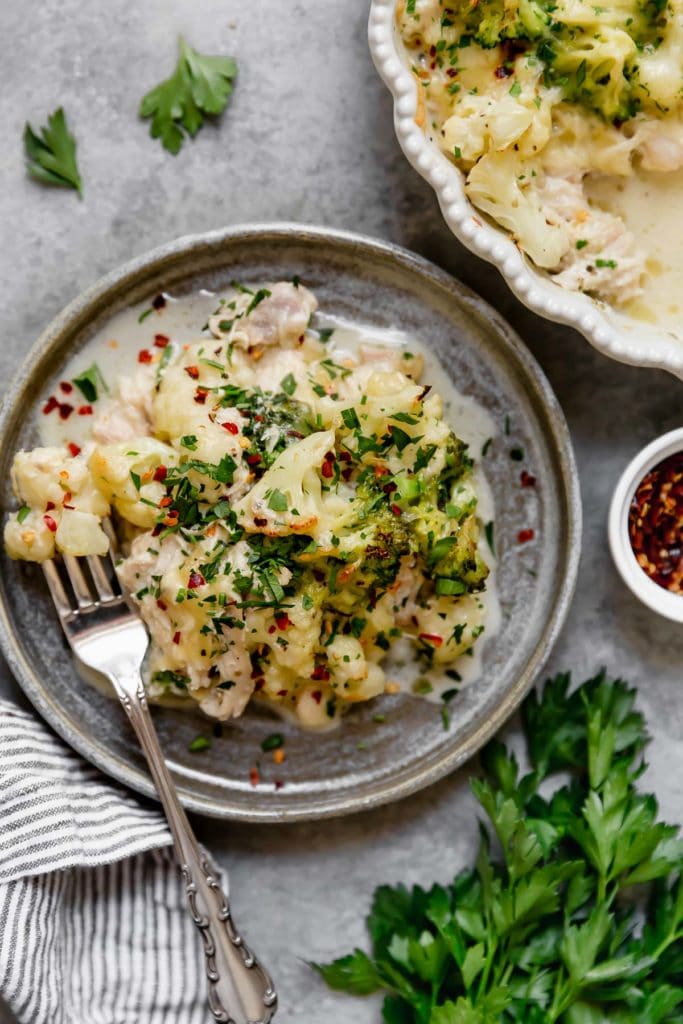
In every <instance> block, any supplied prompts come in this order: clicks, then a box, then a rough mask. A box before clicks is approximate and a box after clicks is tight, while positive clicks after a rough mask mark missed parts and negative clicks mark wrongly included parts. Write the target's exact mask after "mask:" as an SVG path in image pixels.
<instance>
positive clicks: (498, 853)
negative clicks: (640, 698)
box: [316, 673, 683, 1024]
mask: <svg viewBox="0 0 683 1024" xmlns="http://www.w3.org/2000/svg"><path fill="white" fill-rule="evenodd" d="M569 683H570V680H569V676H568V675H559V676H557V677H556V678H555V679H552V680H550V681H549V682H548V683H547V684H546V686H545V689H544V691H543V693H542V695H541V696H540V698H539V697H537V696H536V695H534V694H532V695H531V696H530V697H529V698H528V699H527V701H526V703H525V705H524V707H523V723H524V732H525V737H526V744H527V751H528V755H529V760H530V763H531V770H530V772H528V773H527V774H525V775H520V770H519V766H518V764H517V761H516V759H515V757H514V755H513V754H510V753H509V752H508V751H507V750H506V748H505V747H504V746H503V745H502V744H501V743H499V742H497V741H494V742H493V743H491V744H489V746H488V747H487V748H486V749H485V751H484V753H483V755H482V759H481V760H482V767H483V769H484V772H485V774H484V777H483V778H478V779H474V780H473V782H472V789H473V792H474V794H475V796H476V798H477V800H478V801H479V803H480V805H481V807H482V808H483V810H484V812H485V815H486V818H487V819H488V822H487V825H486V826H484V825H481V826H480V829H481V835H482V839H481V845H480V849H479V854H478V857H477V859H476V863H475V865H474V867H473V868H470V869H467V870H465V871H462V872H461V873H460V874H459V875H457V877H456V878H455V880H454V881H453V883H452V884H450V885H447V886H441V885H435V886H433V888H432V889H430V890H429V891H428V892H427V891H425V890H423V889H421V888H420V887H419V886H415V887H414V888H413V889H412V891H409V890H407V889H406V888H405V887H404V886H402V885H398V886H394V887H390V886H382V887H381V888H379V889H378V890H377V891H376V893H375V898H374V903H373V906H372V911H371V913H370V916H369V917H368V929H369V932H370V936H371V939H372V954H371V955H367V954H366V953H364V952H362V951H361V950H358V949H357V950H355V951H354V952H353V953H351V954H350V955H348V956H345V957H342V958H341V959H339V960H336V961H334V962H333V963H331V964H327V965H316V966H317V970H319V971H320V973H321V974H322V976H323V978H324V979H325V980H326V982H327V983H328V985H330V986H331V987H332V988H335V989H339V990H342V991H346V992H350V993H353V994H355V995H365V994H367V993H370V992H375V991H378V990H383V991H385V992H386V993H388V994H387V996H386V999H385V1002H384V1007H383V1019H384V1021H385V1022H386V1024H498V1022H501V1024H507V1022H514V1021H519V1022H525V1024H554V1022H555V1021H559V1022H562V1024H604V1022H605V1021H607V1020H609V1021H610V1022H611V1024H658V1022H662V1024H663V1022H670V1024H674V1022H680V1021H682V1020H683V881H682V880H681V874H682V869H683V843H682V841H681V840H680V839H679V838H677V833H678V829H677V828H676V827H672V826H670V825H666V824H664V823H663V822H660V821H658V820H657V802H656V800H655V798H654V796H652V795H643V794H641V793H639V792H638V790H637V789H636V781H637V779H638V778H639V777H640V775H641V774H642V771H643V767H644V766H643V763H642V758H641V751H642V749H643V747H644V746H645V743H646V732H645V725H644V721H643V717H642V715H641V714H640V713H639V712H638V711H637V710H636V709H635V707H634V700H635V693H634V691H633V690H631V689H629V688H628V687H627V685H626V684H625V683H623V682H621V681H619V680H617V681H609V680H608V679H607V678H606V677H605V674H604V673H602V674H601V675H599V676H597V677H596V678H594V679H590V680H588V681H587V682H585V683H584V684H583V685H582V686H580V687H579V688H578V689H577V690H575V691H574V692H573V693H572V694H570V693H569ZM556 776H559V778H557V777H556ZM551 778H552V781H553V783H554V789H553V790H552V791H551V790H550V789H549V783H550V781H551ZM567 779H569V781H567ZM541 784H543V785H541Z"/></svg>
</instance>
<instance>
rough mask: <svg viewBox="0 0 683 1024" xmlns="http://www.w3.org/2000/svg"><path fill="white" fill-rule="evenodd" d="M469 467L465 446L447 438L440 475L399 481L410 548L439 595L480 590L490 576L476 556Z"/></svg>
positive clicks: (420, 475)
mask: <svg viewBox="0 0 683 1024" xmlns="http://www.w3.org/2000/svg"><path fill="white" fill-rule="evenodd" d="M471 469H472V460H471V459H470V457H469V456H468V454H467V446H466V445H465V444H464V443H463V442H462V441H460V440H459V439H458V438H456V437H455V436H454V435H451V437H450V438H449V440H448V442H447V444H446V451H445V460H444V468H443V469H442V471H441V472H440V473H439V474H437V475H431V476H428V475H427V473H426V471H425V470H421V471H420V472H418V473H417V474H415V475H414V476H412V477H408V478H407V481H406V482H403V483H401V481H400V478H399V479H398V481H397V483H398V487H397V495H398V497H397V501H398V502H399V504H401V505H402V506H403V508H404V517H405V519H406V520H407V522H408V526H409V530H410V535H411V539H412V544H413V549H414V550H416V551H417V552H418V553H419V554H420V555H421V556H422V558H423V560H424V562H425V565H426V569H427V573H426V575H427V576H429V577H431V578H432V579H433V580H434V585H435V589H436V592H437V593H438V594H444V595H445V594H449V595H457V594H464V593H467V592H473V591H477V590H481V589H482V588H483V586H484V581H485V580H486V577H487V576H488V572H489V570H488V567H487V566H486V564H485V563H484V562H483V560H482V559H481V557H480V555H479V552H478V541H479V523H478V520H477V517H476V507H477V498H476V494H475V492H474V489H473V487H472V485H471V482H470V476H471Z"/></svg>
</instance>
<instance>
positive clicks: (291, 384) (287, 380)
mask: <svg viewBox="0 0 683 1024" xmlns="http://www.w3.org/2000/svg"><path fill="white" fill-rule="evenodd" d="M280 387H281V388H282V390H283V391H284V393H285V394H286V395H289V396H290V397H291V396H292V395H293V394H294V392H295V391H296V380H295V379H294V374H293V373H288V374H287V376H286V377H283V378H282V380H281V381H280Z"/></svg>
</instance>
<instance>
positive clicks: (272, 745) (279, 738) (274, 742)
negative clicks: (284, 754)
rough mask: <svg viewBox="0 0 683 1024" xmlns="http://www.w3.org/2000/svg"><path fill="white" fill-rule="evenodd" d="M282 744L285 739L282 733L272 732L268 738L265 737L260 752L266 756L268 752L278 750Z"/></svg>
mask: <svg viewBox="0 0 683 1024" xmlns="http://www.w3.org/2000/svg"><path fill="white" fill-rule="evenodd" d="M284 744H285V738H284V736H283V735H282V733H281V732H272V733H271V734H270V736H266V738H265V739H264V740H263V741H262V743H261V750H262V751H263V753H264V754H267V753H268V751H269V750H279V748H280V747H283V746H284Z"/></svg>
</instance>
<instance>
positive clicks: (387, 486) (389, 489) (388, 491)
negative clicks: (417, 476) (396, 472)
mask: <svg viewBox="0 0 683 1024" xmlns="http://www.w3.org/2000/svg"><path fill="white" fill-rule="evenodd" d="M382 490H383V491H384V493H385V494H393V493H394V491H395V490H396V484H395V483H394V482H393V480H392V482H391V483H390V484H385V485H384V487H383V488H382Z"/></svg>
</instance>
